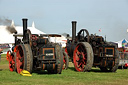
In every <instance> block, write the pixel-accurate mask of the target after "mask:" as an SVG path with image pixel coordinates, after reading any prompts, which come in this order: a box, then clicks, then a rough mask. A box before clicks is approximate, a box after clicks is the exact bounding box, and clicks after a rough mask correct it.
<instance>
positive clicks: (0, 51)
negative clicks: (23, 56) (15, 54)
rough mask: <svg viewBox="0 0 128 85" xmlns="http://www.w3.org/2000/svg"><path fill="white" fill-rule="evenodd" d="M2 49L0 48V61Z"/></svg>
mask: <svg viewBox="0 0 128 85" xmlns="http://www.w3.org/2000/svg"><path fill="white" fill-rule="evenodd" d="M2 51H3V49H1V48H0V61H1V53H2Z"/></svg>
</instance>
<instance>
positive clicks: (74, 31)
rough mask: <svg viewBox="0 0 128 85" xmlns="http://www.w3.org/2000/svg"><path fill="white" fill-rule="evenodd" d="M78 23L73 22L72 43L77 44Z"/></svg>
mask: <svg viewBox="0 0 128 85" xmlns="http://www.w3.org/2000/svg"><path fill="white" fill-rule="evenodd" d="M76 23H77V22H76V21H72V42H75V38H76Z"/></svg>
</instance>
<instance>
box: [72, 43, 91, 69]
mask: <svg viewBox="0 0 128 85" xmlns="http://www.w3.org/2000/svg"><path fill="white" fill-rule="evenodd" d="M73 63H74V66H75V69H76V70H77V71H79V72H84V71H89V70H91V68H92V65H93V50H92V47H91V45H90V44H89V43H87V42H80V43H78V44H77V45H76V48H75V50H74V53H73Z"/></svg>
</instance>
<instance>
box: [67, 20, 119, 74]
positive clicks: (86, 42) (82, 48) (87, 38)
mask: <svg viewBox="0 0 128 85" xmlns="http://www.w3.org/2000/svg"><path fill="white" fill-rule="evenodd" d="M76 23H77V22H76V21H72V40H68V41H67V46H66V51H67V54H68V55H69V56H70V58H71V60H72V62H73V63H74V67H75V69H76V70H77V71H79V72H83V71H90V70H91V68H92V66H94V67H99V68H100V69H101V71H110V72H115V71H116V70H117V69H118V64H119V52H118V50H117V44H115V43H112V42H106V41H104V38H103V37H102V36H97V35H93V34H91V35H89V32H88V31H87V30H86V29H81V30H80V31H79V32H78V34H77V36H76Z"/></svg>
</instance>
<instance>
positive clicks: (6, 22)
mask: <svg viewBox="0 0 128 85" xmlns="http://www.w3.org/2000/svg"><path fill="white" fill-rule="evenodd" d="M11 22H12V20H10V19H8V18H5V17H2V18H1V17H0V24H1V25H6V26H9V25H11Z"/></svg>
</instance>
